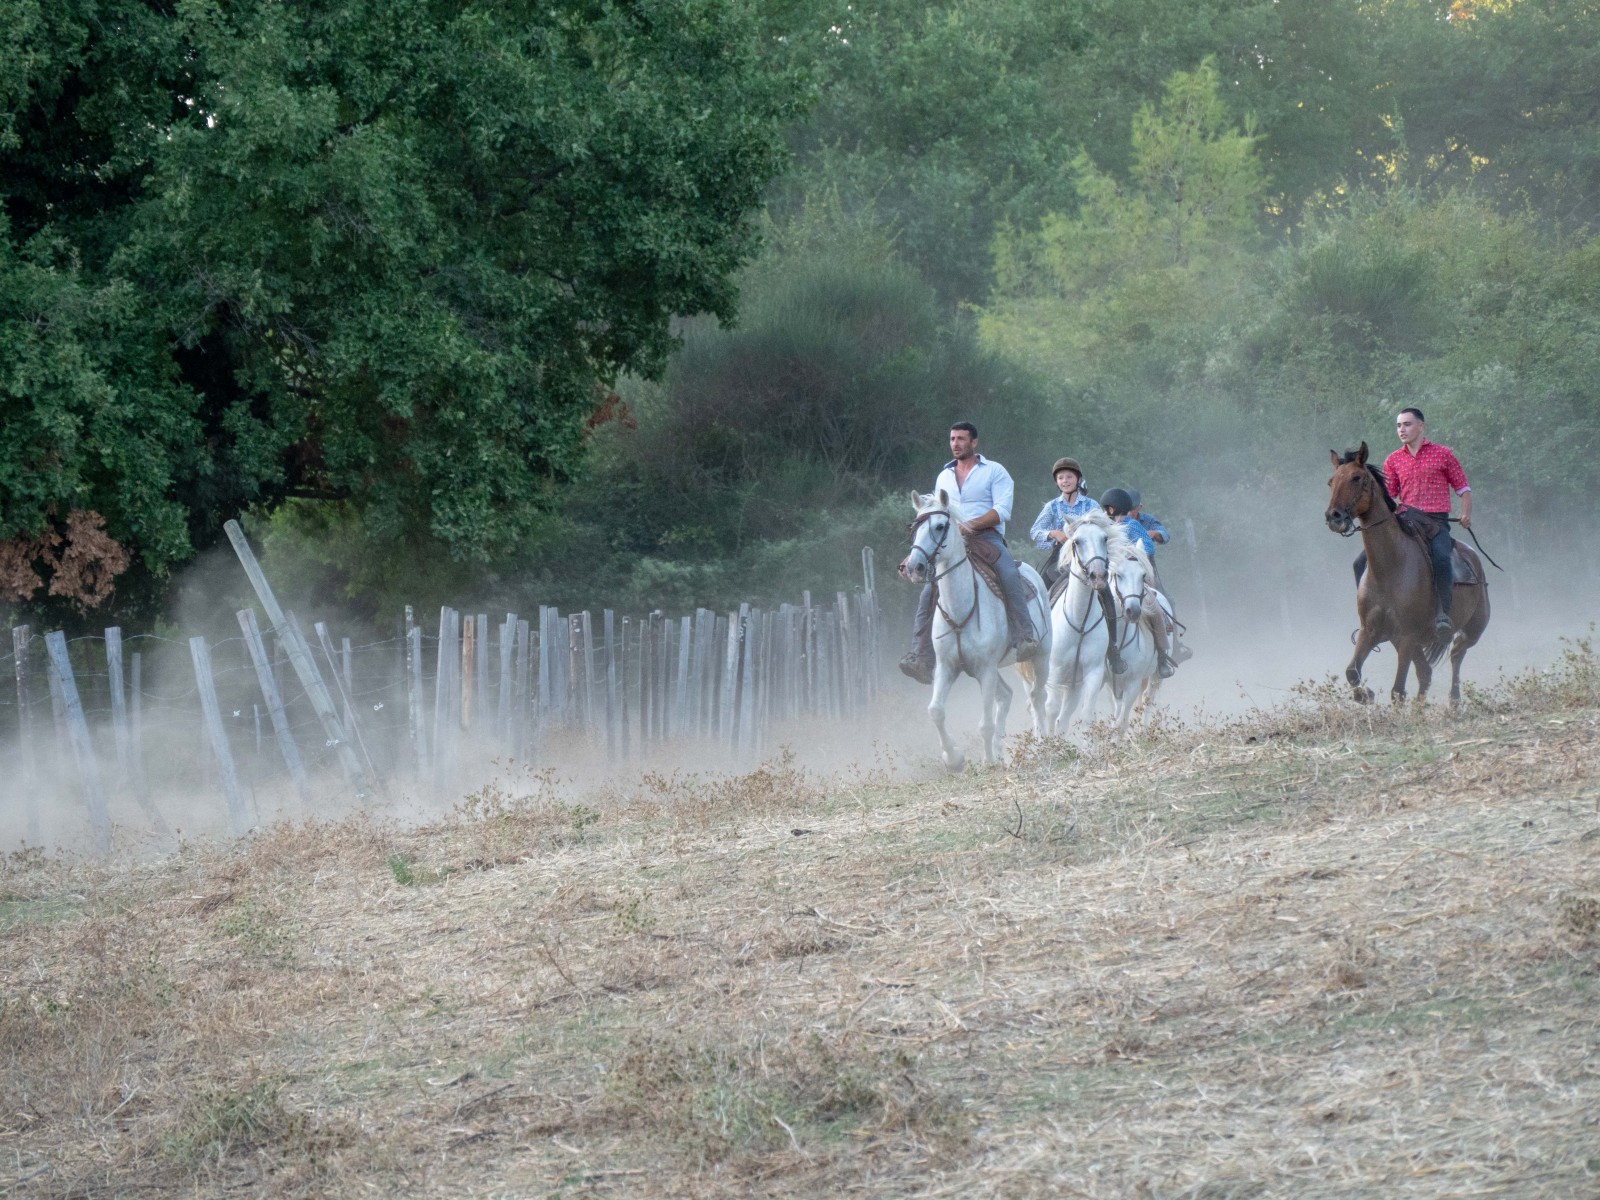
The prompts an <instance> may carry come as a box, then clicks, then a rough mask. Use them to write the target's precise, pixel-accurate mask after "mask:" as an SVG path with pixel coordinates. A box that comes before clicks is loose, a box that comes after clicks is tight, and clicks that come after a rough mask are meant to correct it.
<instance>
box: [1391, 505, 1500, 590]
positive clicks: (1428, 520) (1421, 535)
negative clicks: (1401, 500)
mask: <svg viewBox="0 0 1600 1200" xmlns="http://www.w3.org/2000/svg"><path fill="white" fill-rule="evenodd" d="M1395 517H1396V519H1397V520H1398V521H1399V522H1400V528H1401V529H1403V530H1404V531H1405V532H1406V533H1408V534H1410V535H1411V536H1412V537H1414V538H1416V539H1417V540H1418V541H1419V542H1421V543H1422V547H1423V549H1424V550H1426V549H1427V546H1428V542H1429V541H1430V540H1432V538H1433V535H1434V533H1435V531H1436V530H1438V528H1439V522H1438V521H1436V520H1434V519H1433V518H1432V517H1430V516H1428V515H1427V514H1426V513H1420V512H1417V511H1416V510H1415V509H1410V508H1403V509H1401V510H1400V511H1399V512H1397V513H1396V514H1395ZM1450 575H1451V581H1452V582H1454V583H1460V584H1465V585H1467V586H1469V587H1471V586H1474V585H1476V584H1480V583H1482V582H1484V579H1483V568H1482V567H1481V566H1480V565H1479V564H1478V563H1477V562H1475V561H1474V559H1473V557H1472V555H1470V554H1469V553H1467V551H1466V547H1464V546H1463V545H1462V544H1461V543H1460V542H1458V541H1456V539H1455V538H1451V539H1450Z"/></svg>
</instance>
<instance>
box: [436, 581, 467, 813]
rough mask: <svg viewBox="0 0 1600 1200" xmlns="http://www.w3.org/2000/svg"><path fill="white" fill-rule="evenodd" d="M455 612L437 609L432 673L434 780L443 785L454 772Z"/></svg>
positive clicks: (457, 652) (445, 607)
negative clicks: (437, 641) (434, 659)
mask: <svg viewBox="0 0 1600 1200" xmlns="http://www.w3.org/2000/svg"><path fill="white" fill-rule="evenodd" d="M455 630H456V611H455V610H454V609H453V608H451V607H450V606H449V605H448V604H446V605H441V606H440V608H439V644H438V661H437V663H436V664H435V667H434V673H433V776H434V782H435V784H439V785H442V784H443V782H444V779H445V777H446V776H448V775H450V774H451V773H452V772H453V771H454V770H455V749H456V736H457V735H456V719H455V684H456V682H458V681H457V680H455V679H454V678H453V676H455V674H456V673H457V672H458V671H459V670H460V663H461V658H460V649H459V648H458V647H457V646H456V645H455V644H454V643H455V636H456V634H455Z"/></svg>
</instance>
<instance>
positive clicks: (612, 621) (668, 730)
mask: <svg viewBox="0 0 1600 1200" xmlns="http://www.w3.org/2000/svg"><path fill="white" fill-rule="evenodd" d="M241 557H245V556H244V554H243V552H241ZM246 566H247V568H253V567H254V563H253V560H248V559H247V561H246ZM862 574H863V578H862V587H861V588H860V589H859V590H857V591H854V592H850V593H846V592H837V593H835V594H834V595H833V597H832V598H831V599H827V600H821V599H813V597H812V595H811V594H810V593H809V592H807V593H805V594H804V595H803V596H802V597H801V598H800V600H799V602H798V603H794V604H781V605H779V606H777V607H776V608H771V609H763V608H760V607H757V606H754V605H749V604H744V605H740V607H739V608H738V609H737V610H736V611H732V612H726V613H718V612H713V611H711V610H709V609H703V608H702V609H697V610H696V611H695V612H694V613H692V614H683V615H678V616H668V615H667V614H665V613H663V612H660V611H656V612H650V613H645V614H627V613H619V612H616V611H614V610H612V609H602V610H599V611H598V612H596V611H584V612H579V613H561V612H559V611H557V610H556V609H554V608H547V607H541V608H539V610H538V611H537V612H536V613H530V614H527V615H526V616H523V615H520V614H517V613H505V614H503V615H500V614H496V615H495V616H494V617H493V618H491V616H490V615H489V614H487V613H471V612H461V611H458V610H456V609H454V608H450V607H445V608H442V609H441V610H440V611H439V613H438V614H437V616H436V617H435V616H434V615H433V614H429V617H428V619H427V622H426V627H424V622H423V620H422V619H421V618H420V616H419V614H416V613H414V612H413V611H412V610H411V609H410V608H409V607H408V608H407V609H406V611H405V614H404V623H403V626H402V627H401V632H400V635H399V636H397V637H393V638H388V639H382V640H378V641H367V642H362V643H360V644H355V643H353V642H352V639H351V638H349V637H344V636H339V635H338V634H337V633H336V631H334V630H331V629H330V628H329V627H328V626H327V625H326V624H325V623H323V622H320V621H318V622H314V623H313V624H312V626H311V631H310V634H309V636H308V635H307V632H306V630H305V629H304V628H303V627H302V625H301V623H300V621H299V620H298V619H297V618H296V617H295V614H293V613H292V612H291V613H282V614H281V620H279V621H277V622H274V621H273V620H272V619H271V618H270V616H269V618H268V620H267V622H266V623H265V625H264V626H263V624H262V622H261V621H260V620H259V618H258V616H257V613H256V611H255V610H254V609H253V608H251V609H244V610H241V611H240V612H239V613H238V614H237V616H238V621H239V629H240V633H239V636H238V637H233V638H225V639H219V640H214V641H208V640H207V639H206V638H203V637H194V638H189V639H187V641H179V640H174V639H170V638H163V637H158V636H155V635H150V634H141V635H135V636H130V637H127V638H124V637H123V636H122V633H121V631H120V629H116V628H112V629H107V630H106V631H105V632H104V634H103V635H101V636H89V637H78V638H73V639H67V638H65V637H64V636H63V635H62V634H61V633H60V632H58V631H57V632H46V633H45V634H43V635H40V634H38V633H35V632H34V631H33V630H31V629H30V628H29V627H27V626H18V627H17V628H15V629H14V630H13V631H12V644H11V648H10V653H9V654H3V655H0V678H4V679H7V680H14V683H15V686H14V688H9V687H7V688H0V772H3V775H4V779H3V781H0V793H4V794H7V795H9V796H10V797H11V802H10V803H7V804H6V805H4V806H3V808H4V809H6V810H9V812H8V814H7V815H9V816H12V817H14V818H15V817H20V823H21V824H22V825H23V826H24V829H25V838H26V840H27V841H28V842H29V843H31V844H35V845H37V844H41V841H42V835H43V825H44V824H45V823H46V818H47V817H48V816H49V815H50V814H48V813H47V812H45V811H44V809H45V807H46V805H47V804H49V803H52V802H55V800H56V797H55V790H54V789H53V788H52V787H50V786H48V785H49V784H51V783H54V784H57V785H59V784H60V783H61V782H62V781H70V783H71V790H72V791H75V792H76V793H77V795H78V798H79V799H80V800H81V803H82V805H83V809H82V812H83V813H85V814H86V815H87V818H88V822H89V827H90V830H91V834H92V838H93V841H94V844H95V846H96V847H97V849H98V850H100V851H101V852H105V851H107V850H109V849H110V845H111V837H112V821H111V817H110V813H111V810H112V806H113V804H115V805H116V806H118V807H119V808H120V807H122V806H125V805H136V806H137V808H138V809H139V810H140V811H141V812H142V813H143V817H144V820H146V821H147V822H148V824H149V826H150V828H151V830H152V831H154V832H155V833H157V834H162V835H166V834H168V833H169V832H170V829H169V821H170V818H169V816H168V814H166V813H165V812H164V811H163V798H164V797H168V796H173V795H184V796H194V795H210V796H214V797H215V798H216V800H217V801H218V802H219V803H220V804H221V805H222V806H224V808H225V811H226V813H227V818H228V823H229V825H230V826H231V828H232V829H233V830H234V831H235V832H236V833H244V832H245V831H247V830H248V829H249V828H250V827H251V826H253V825H255V824H258V823H259V820H260V815H261V811H262V802H263V798H265V799H266V800H267V802H268V803H269V804H278V805H281V806H282V807H284V808H286V809H288V810H289V811H293V807H294V805H295V804H296V803H297V804H298V805H299V806H300V808H301V811H303V812H307V813H309V812H312V811H315V809H316V806H318V805H319V804H320V803H321V802H322V800H323V799H324V798H325V797H328V796H329V795H332V794H342V795H343V796H344V797H346V798H351V799H356V800H359V801H365V802H371V801H373V800H378V799H381V797H382V796H383V795H384V794H387V793H391V792H394V791H395V790H396V789H397V788H400V787H404V788H406V789H409V790H413V791H414V790H422V791H433V792H438V793H443V792H444V791H445V790H447V789H449V788H451V787H452V786H453V785H455V784H457V783H458V782H460V780H462V779H463V778H466V777H469V776H471V775H472V773H473V772H474V771H475V770H476V769H478V768H480V767H481V766H482V765H483V764H484V763H485V762H486V761H489V760H491V759H493V758H496V757H507V758H512V759H515V760H518V761H521V762H531V763H536V762H537V761H538V760H539V759H540V758H541V756H542V755H545V754H547V753H548V752H550V750H551V748H552V745H553V743H555V742H557V741H559V742H561V743H562V744H563V745H565V746H569V747H570V746H571V745H572V744H573V743H574V742H576V743H578V744H580V745H582V746H585V747H587V748H588V749H590V750H591V751H592V752H594V753H596V754H598V753H600V752H602V751H603V753H604V754H605V756H606V758H607V759H608V760H610V761H614V762H615V761H628V760H634V759H643V758H645V757H647V756H651V755H653V754H654V753H655V752H656V751H657V750H658V749H660V748H662V747H666V746H673V747H679V746H683V745H689V746H692V747H693V748H694V749H695V752H696V755H697V756H700V757H702V758H703V759H704V760H706V761H715V762H722V763H727V764H729V765H734V764H740V763H749V762H752V761H755V760H757V759H759V757H760V756H762V755H764V754H766V753H768V752H769V751H770V750H771V749H772V748H773V739H774V737H775V736H776V731H778V730H780V729H781V728H782V727H783V726H784V725H785V724H786V723H790V722H794V721H796V720H801V719H812V720H835V721H839V720H847V719H849V718H850V717H851V716H852V715H853V714H855V713H857V712H859V711H860V710H861V709H862V708H863V707H864V706H865V705H867V704H868V703H869V702H870V701H871V700H872V698H873V697H874V696H875V695H876V693H877V691H878V689H879V686H880V683H881V670H882V656H881V641H880V625H881V611H880V608H879V605H878V597H877V589H876V583H875V578H874V566H873V555H872V550H871V549H870V548H867V549H864V550H863V552H862ZM259 586H260V587H261V588H265V584H264V582H263V583H262V584H260V585H259ZM262 598H263V600H264V601H265V602H266V603H265V606H266V607H267V608H268V610H269V612H270V610H272V609H275V608H276V602H275V600H273V599H272V597H271V595H270V589H267V590H265V591H263V592H262ZM19 810H20V812H19Z"/></svg>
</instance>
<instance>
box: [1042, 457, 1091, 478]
mask: <svg viewBox="0 0 1600 1200" xmlns="http://www.w3.org/2000/svg"><path fill="white" fill-rule="evenodd" d="M1058 471H1074V472H1076V473H1077V476H1078V482H1079V483H1082V482H1083V468H1082V467H1080V466H1079V465H1078V460H1077V459H1075V458H1058V459H1056V465H1055V466H1053V467H1051V468H1050V478H1051V479H1054V478H1055V477H1056V472H1058Z"/></svg>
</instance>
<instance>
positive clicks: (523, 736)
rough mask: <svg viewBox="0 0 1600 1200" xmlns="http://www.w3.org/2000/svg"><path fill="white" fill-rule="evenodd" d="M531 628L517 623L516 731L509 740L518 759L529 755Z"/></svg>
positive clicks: (524, 623)
mask: <svg viewBox="0 0 1600 1200" xmlns="http://www.w3.org/2000/svg"><path fill="white" fill-rule="evenodd" d="M532 643H533V627H532V625H530V624H529V623H528V622H527V621H523V620H520V619H519V620H518V621H517V711H516V714H515V717H514V719H515V721H516V729H515V732H514V734H513V735H512V739H511V752H512V753H513V754H514V755H516V756H517V757H518V758H519V759H521V758H526V757H527V756H528V753H529V749H528V747H529V742H528V685H529V682H530V679H531V671H530V668H531V666H532V655H533V644H532Z"/></svg>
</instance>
